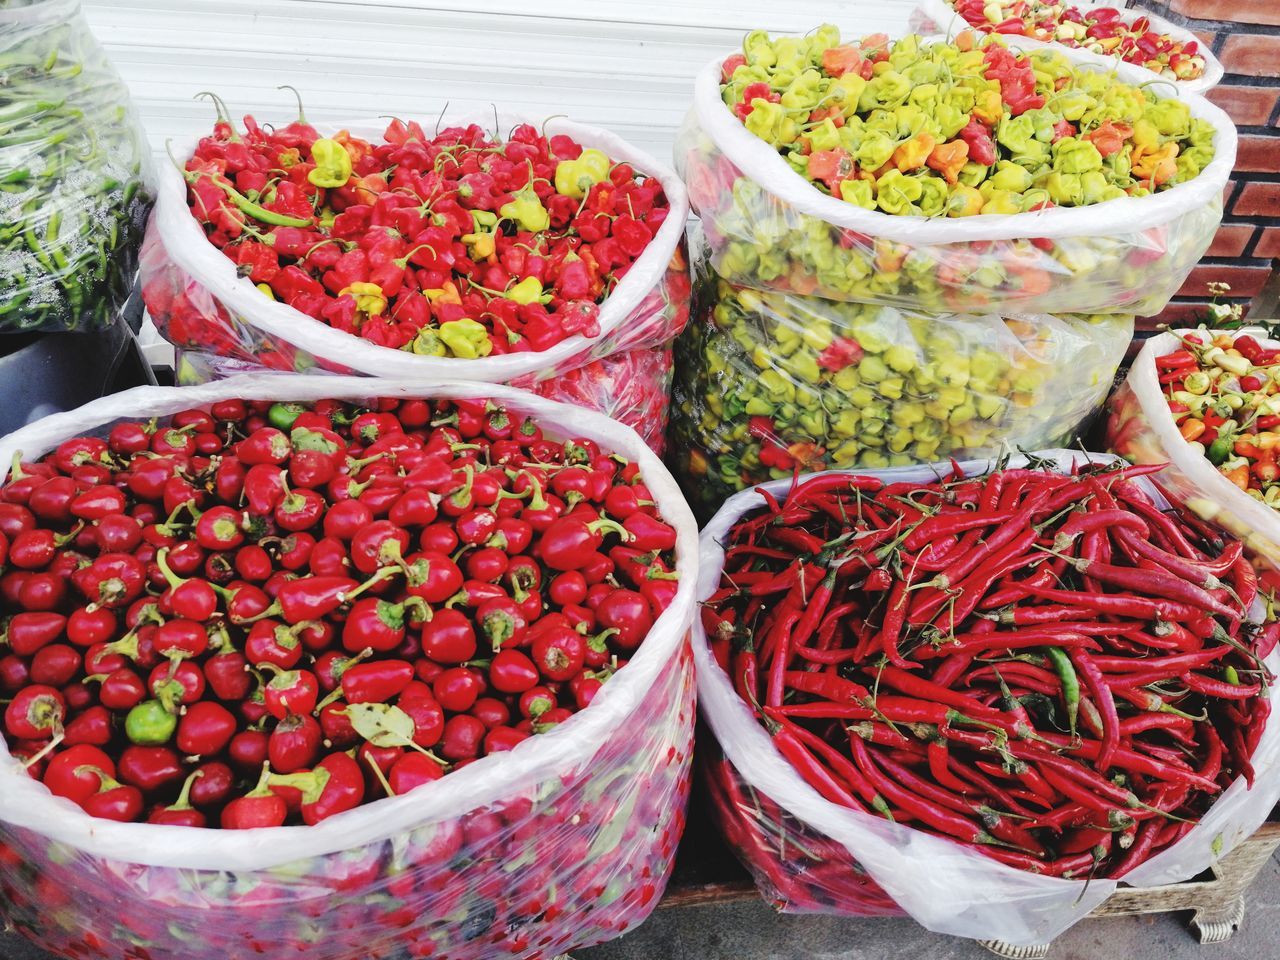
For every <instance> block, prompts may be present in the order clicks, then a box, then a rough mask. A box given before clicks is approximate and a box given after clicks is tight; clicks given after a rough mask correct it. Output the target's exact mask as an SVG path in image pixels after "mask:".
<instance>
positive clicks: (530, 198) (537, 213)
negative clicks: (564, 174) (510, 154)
mask: <svg viewBox="0 0 1280 960" xmlns="http://www.w3.org/2000/svg"><path fill="white" fill-rule="evenodd" d="M601 156H604V154H601ZM605 160H606V162H607V160H608V158H607V157H605ZM558 169H559V168H557V172H558ZM607 172H608V171H607V170H606V174H607ZM592 182H593V183H594V182H595V181H592ZM498 213H500V214H501V215H502V216H503V217H505V218H506V219H508V220H514V221H515V222H516V224H518V225H519V227H520V229H521V230H528V231H530V232H532V233H538V232H540V231H542V230H545V229H547V227H549V226H551V214H549V213H547V208H546V207H544V206H543V205H542V201H541V200H540V199H539V198H538V194H537V193H536V192H535V191H534V189H533V185H532V184H526V185H525V187H524V189H522V190H521V191H520V192H519V193H517V194H515V195H514V196H513V197H512V198H511V200H510V201H508V202H507V203H504V204H503V205H502V206H501V207H500V208H499V209H498Z"/></svg>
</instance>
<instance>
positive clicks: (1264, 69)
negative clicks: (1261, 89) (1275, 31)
mask: <svg viewBox="0 0 1280 960" xmlns="http://www.w3.org/2000/svg"><path fill="white" fill-rule="evenodd" d="M1220 59H1221V60H1222V65H1223V66H1224V67H1225V68H1226V70H1227V73H1243V74H1246V75H1247V76H1251V77H1280V37H1257V36H1250V35H1248V34H1242V33H1237V34H1235V35H1234V36H1231V37H1228V38H1227V42H1226V45H1225V46H1224V47H1223V48H1222V56H1221V58H1220Z"/></svg>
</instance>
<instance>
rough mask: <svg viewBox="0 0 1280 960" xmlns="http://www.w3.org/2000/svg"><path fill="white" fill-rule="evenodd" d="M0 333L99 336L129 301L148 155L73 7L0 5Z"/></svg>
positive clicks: (63, 3) (114, 79)
mask: <svg viewBox="0 0 1280 960" xmlns="http://www.w3.org/2000/svg"><path fill="white" fill-rule="evenodd" d="M0 157H2V159H0V333H26V332H29V331H37V330H39V331H68V330H106V329H109V328H110V327H111V325H112V323H113V322H114V321H115V318H116V315H117V313H118V312H119V311H120V309H121V308H122V307H123V306H124V303H125V301H126V300H128V299H129V293H130V291H131V290H132V289H133V276H134V271H135V270H136V269H137V266H138V248H139V246H140V245H141V243H142V233H143V226H144V225H145V223H146V218H147V211H148V210H149V209H150V207H151V196H150V188H149V186H148V181H149V180H150V176H151V168H150V151H149V149H148V147H147V143H146V138H145V137H144V136H143V133H142V127H141V126H140V125H139V123H138V119H137V117H136V116H135V115H134V113H133V109H132V107H131V106H130V103H129V91H128V89H127V88H126V87H125V85H124V81H122V80H121V79H120V76H119V75H118V74H117V73H116V71H115V68H114V67H112V66H111V64H110V62H108V60H107V57H106V54H105V53H103V52H102V48H101V47H99V46H98V44H97V41H96V40H94V38H93V34H92V33H91V32H90V31H89V25H88V24H87V23H86V22H85V19H84V15H83V14H82V13H81V12H80V3H79V0H46V2H43V3H37V4H34V5H22V4H19V5H17V6H12V7H11V6H8V5H3V4H0Z"/></svg>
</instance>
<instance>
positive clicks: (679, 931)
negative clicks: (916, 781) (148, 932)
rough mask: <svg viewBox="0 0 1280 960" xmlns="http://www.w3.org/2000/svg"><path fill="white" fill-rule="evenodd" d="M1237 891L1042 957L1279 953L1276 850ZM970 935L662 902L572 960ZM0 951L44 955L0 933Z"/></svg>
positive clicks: (809, 955)
mask: <svg viewBox="0 0 1280 960" xmlns="http://www.w3.org/2000/svg"><path fill="white" fill-rule="evenodd" d="M1246 900H1247V903H1248V907H1247V910H1246V913H1245V919H1244V924H1243V926H1242V927H1241V929H1240V931H1239V932H1238V933H1237V934H1236V935H1235V936H1234V937H1233V938H1232V939H1231V940H1229V941H1227V942H1226V943H1224V944H1217V945H1211V946H1200V945H1199V944H1198V943H1196V940H1195V938H1194V937H1193V936H1191V934H1189V933H1188V932H1187V929H1186V922H1185V921H1186V917H1187V915H1186V914H1167V915H1160V916H1149V917H1125V918H1117V919H1103V920H1086V921H1084V922H1083V923H1081V924H1079V925H1077V926H1076V927H1075V928H1073V929H1072V930H1070V931H1069V932H1068V933H1067V934H1066V935H1064V936H1063V937H1062V938H1060V939H1059V940H1058V941H1057V942H1056V943H1055V944H1054V945H1053V949H1052V950H1051V951H1050V954H1049V960H1270V958H1273V957H1277V956H1280V859H1277V857H1272V859H1271V860H1270V861H1268V863H1267V865H1266V866H1265V867H1264V868H1263V870H1262V872H1261V873H1260V874H1259V875H1258V878H1257V880H1256V881H1255V883H1254V885H1253V887H1252V888H1251V889H1250V890H1249V892H1248V894H1247V896H1246ZM991 956H992V955H991V954H989V953H987V951H985V950H984V949H983V948H981V947H979V946H978V945H977V944H974V943H971V942H969V941H966V940H957V939H954V938H951V937H944V936H939V935H937V934H932V933H928V932H927V931H925V930H924V929H923V928H921V927H919V926H917V925H916V924H915V923H913V922H911V921H910V920H885V919H872V920H837V919H831V918H825V917H808V916H806V917H787V916H781V915H779V914H776V913H774V912H773V911H772V910H771V909H770V908H769V907H767V906H766V905H765V904H764V903H763V902H762V901H761V902H749V903H742V904H737V905H734V906H728V907H710V906H703V907H697V906H694V907H685V908H679V909H661V910H659V911H658V912H657V913H655V914H654V915H653V916H652V917H650V918H649V921H648V922H647V923H645V924H644V925H643V926H641V927H640V928H639V929H637V930H635V931H633V932H632V933H630V934H629V935H627V936H625V937H623V938H622V939H621V940H616V941H614V942H613V943H609V944H605V945H603V946H600V947H594V948H592V949H590V950H581V951H578V952H577V953H576V954H575V958H576V960H817V958H820V960H990V958H991ZM0 960H53V958H50V957H49V956H48V955H47V954H43V953H40V952H38V951H35V950H32V949H31V948H30V947H29V946H28V945H27V944H26V942H25V941H24V940H21V939H20V938H18V937H16V936H14V935H10V934H0Z"/></svg>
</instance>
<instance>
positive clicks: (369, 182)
mask: <svg viewBox="0 0 1280 960" xmlns="http://www.w3.org/2000/svg"><path fill="white" fill-rule="evenodd" d="M352 183H353V184H354V185H355V188H356V198H357V199H358V200H359V201H360V202H361V203H373V202H374V201H376V200H377V199H378V194H380V193H386V192H387V181H385V180H383V179H382V177H380V176H378V174H376V173H371V174H369V175H368V176H366V177H361V178H360V179H359V180H353V181H352Z"/></svg>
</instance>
